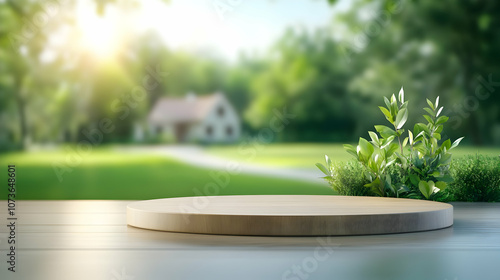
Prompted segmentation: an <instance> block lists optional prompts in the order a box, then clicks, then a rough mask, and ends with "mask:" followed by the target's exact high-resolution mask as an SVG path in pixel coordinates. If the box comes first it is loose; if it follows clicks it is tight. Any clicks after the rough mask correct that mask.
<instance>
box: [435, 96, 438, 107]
mask: <svg viewBox="0 0 500 280" xmlns="http://www.w3.org/2000/svg"><path fill="white" fill-rule="evenodd" d="M438 106H439V96H438V97H436V103H435V104H434V108H437V107H438Z"/></svg>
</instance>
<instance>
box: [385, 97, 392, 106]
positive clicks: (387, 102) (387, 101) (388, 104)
mask: <svg viewBox="0 0 500 280" xmlns="http://www.w3.org/2000/svg"><path fill="white" fill-rule="evenodd" d="M384 103H385V106H386V107H387V108H391V102H389V99H387V97H385V96H384Z"/></svg>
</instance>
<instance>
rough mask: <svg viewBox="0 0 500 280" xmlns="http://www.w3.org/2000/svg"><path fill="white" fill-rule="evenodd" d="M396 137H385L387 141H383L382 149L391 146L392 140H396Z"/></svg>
mask: <svg viewBox="0 0 500 280" xmlns="http://www.w3.org/2000/svg"><path fill="white" fill-rule="evenodd" d="M395 138H396V137H395V136H394V135H393V136H389V137H387V138H386V139H385V141H382V143H381V145H380V149H385V148H386V147H387V146H389V145H390V144H391V143H392V141H394V139H395Z"/></svg>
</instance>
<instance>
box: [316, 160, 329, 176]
mask: <svg viewBox="0 0 500 280" xmlns="http://www.w3.org/2000/svg"><path fill="white" fill-rule="evenodd" d="M316 166H317V167H318V168H319V170H321V172H323V173H324V174H325V175H326V176H330V175H331V174H330V172H329V171H328V169H326V167H325V166H324V165H323V164H321V163H316Z"/></svg>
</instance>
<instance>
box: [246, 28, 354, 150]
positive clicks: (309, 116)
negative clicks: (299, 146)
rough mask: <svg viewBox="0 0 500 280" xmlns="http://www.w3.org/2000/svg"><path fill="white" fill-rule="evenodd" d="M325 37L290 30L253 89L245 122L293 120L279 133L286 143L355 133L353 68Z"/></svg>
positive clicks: (319, 33)
mask: <svg viewBox="0 0 500 280" xmlns="http://www.w3.org/2000/svg"><path fill="white" fill-rule="evenodd" d="M324 34H325V32H322V30H318V31H317V32H314V33H308V32H307V31H306V30H303V31H300V32H296V31H293V30H292V29H290V30H289V31H288V32H287V33H286V34H285V35H284V36H283V37H282V38H281V39H280V40H279V41H278V43H277V44H276V45H275V47H274V49H273V51H272V52H271V53H270V55H269V58H268V59H269V61H268V65H269V66H268V67H267V69H265V70H264V71H262V73H260V74H259V75H258V76H257V77H256V78H255V82H254V83H253V85H252V89H253V91H252V92H253V96H252V101H251V105H250V107H249V109H248V110H247V112H246V119H247V121H248V122H249V123H250V125H252V126H253V127H256V128H259V127H260V128H262V127H266V126H269V121H270V120H271V119H272V117H273V114H275V110H279V111H282V110H286V112H288V113H290V114H293V115H294V118H293V120H291V122H290V124H287V125H286V129H285V130H283V132H282V133H281V134H280V136H281V139H282V140H287V141H320V140H323V141H324V140H331V139H345V138H346V137H347V136H348V135H350V133H351V132H352V127H353V126H352V122H351V120H352V114H353V112H352V111H351V110H350V109H349V108H350V106H349V100H348V97H347V95H346V86H347V81H348V77H349V76H350V69H348V68H346V67H343V65H344V63H343V60H342V57H341V54H340V53H339V50H338V47H337V46H336V44H335V43H334V42H333V41H332V40H331V39H330V38H329V37H328V36H324Z"/></svg>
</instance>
